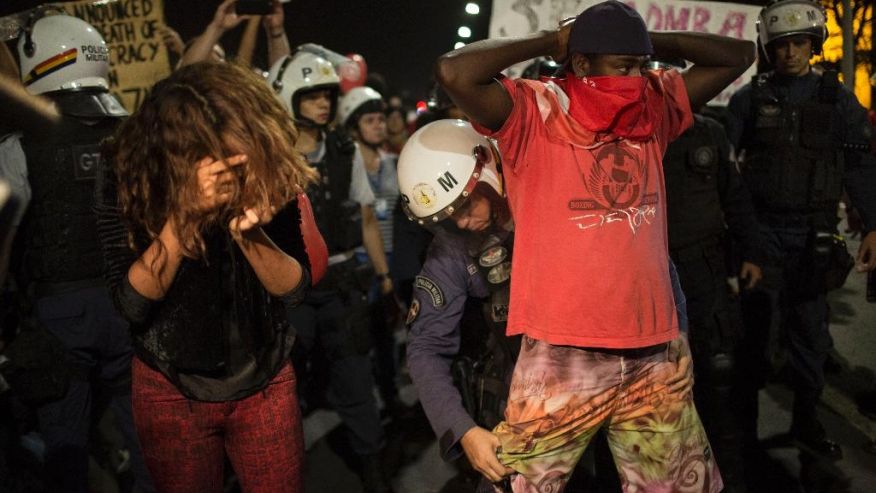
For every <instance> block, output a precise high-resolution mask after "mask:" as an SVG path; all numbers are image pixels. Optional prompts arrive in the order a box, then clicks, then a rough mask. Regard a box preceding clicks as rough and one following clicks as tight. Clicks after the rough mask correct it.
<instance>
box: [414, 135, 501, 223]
mask: <svg viewBox="0 0 876 493" xmlns="http://www.w3.org/2000/svg"><path fill="white" fill-rule="evenodd" d="M500 169H501V164H500V159H499V152H498V151H497V150H496V148H495V146H494V145H493V143H492V142H490V140H489V139H487V138H486V137H484V136H483V135H481V134H479V133H477V131H475V129H474V128H472V126H471V124H470V123H468V122H466V121H464V120H438V121H434V122H432V123H430V124H428V125H426V126H424V127H423V128H421V129H419V130H417V131H416V132H415V133H414V134H413V135H411V137H410V139H408V141H407V143H406V144H405V146H404V148H403V149H402V151H401V154H400V155H399V159H398V185H399V190H400V191H401V196H402V202H403V207H404V209H405V213H406V214H407V215H408V217H409V218H410V219H412V220H415V221H417V222H419V223H420V224H422V225H427V224H430V223H437V222H439V221H442V220H443V219H446V218H448V217H450V216H451V215H452V214H453V213H454V212H455V211H457V210H459V208H460V206H461V205H462V204H464V203H465V201H466V200H468V198H469V196H470V195H471V193H472V191H474V189H475V187H476V186H477V185H478V184H479V183H485V184H487V185H489V186H490V187H492V189H493V190H494V191H495V192H496V194H497V195H498V196H499V197H504V188H503V186H502V175H501V172H500Z"/></svg>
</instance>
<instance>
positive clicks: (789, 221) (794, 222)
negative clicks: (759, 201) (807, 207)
mask: <svg viewBox="0 0 876 493" xmlns="http://www.w3.org/2000/svg"><path fill="white" fill-rule="evenodd" d="M825 214H828V213H827V212H826V211H806V212H802V211H801V212H796V211H793V212H792V211H789V212H766V213H763V214H761V215H760V216H759V217H758V219H760V221H761V222H762V223H763V224H765V225H767V226H770V227H773V228H794V229H808V228H810V227H811V226H813V225H814V223H816V219H819V218H824V217H825Z"/></svg>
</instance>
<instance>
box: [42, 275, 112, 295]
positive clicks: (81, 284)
mask: <svg viewBox="0 0 876 493" xmlns="http://www.w3.org/2000/svg"><path fill="white" fill-rule="evenodd" d="M105 285H106V281H104V280H103V278H100V277H94V278H90V279H79V280H77V281H65V282H35V283H34V284H33V296H34V298H45V297H46V296H57V295H59V294H65V293H70V292H73V291H78V290H80V289H87V288H94V287H98V286H105Z"/></svg>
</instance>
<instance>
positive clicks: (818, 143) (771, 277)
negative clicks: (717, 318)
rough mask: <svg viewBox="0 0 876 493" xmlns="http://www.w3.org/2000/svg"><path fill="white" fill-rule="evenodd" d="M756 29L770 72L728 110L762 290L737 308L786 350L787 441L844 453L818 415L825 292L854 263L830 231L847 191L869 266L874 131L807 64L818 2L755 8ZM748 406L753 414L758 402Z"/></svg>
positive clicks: (815, 49) (873, 237) (829, 75)
mask: <svg viewBox="0 0 876 493" xmlns="http://www.w3.org/2000/svg"><path fill="white" fill-rule="evenodd" d="M757 26H758V34H759V37H760V41H761V46H762V49H763V55H764V57H765V58H766V60H767V61H768V62H770V63H771V64H772V65H773V67H774V70H772V71H770V72H767V73H764V74H760V75H758V76H756V77H755V78H754V79H753V80H752V82H751V83H750V84H748V85H746V86H745V87H743V88H742V89H740V90H739V91H738V92H737V93H736V94H734V96H733V98H732V99H731V101H730V105H729V109H730V112H731V114H732V118H731V122H730V125H729V132H728V133H729V134H730V137H731V140H732V141H733V142H734V143H736V144H737V146H736V147H737V149H738V155H739V160H740V168H741V172H742V176H743V178H744V180H745V183H746V185H747V186H748V189H749V191H750V192H751V195H752V198H753V200H754V205H755V208H756V210H757V216H758V222H759V224H760V228H761V233H762V235H763V239H764V242H763V245H764V254H765V258H766V263H765V265H764V279H763V282H762V283H761V288H762V289H760V290H758V291H756V292H753V293H750V294H747V295H746V296H745V297H744V299H743V310H744V312H745V315H746V318H747V319H749V318H750V319H756V320H760V321H764V320H769V321H771V322H770V324H771V327H769V328H766V327H760V328H754V327H749V330H750V331H751V332H752V333H755V332H764V333H765V332H767V329H769V332H770V333H771V338H772V340H774V341H775V340H779V341H781V342H782V344H783V345H786V346H787V352H788V359H789V362H790V366H791V369H792V370H793V387H794V404H793V418H792V423H791V436H792V437H793V438H794V439H795V441H796V443H797V444H798V446H800V447H801V448H803V449H804V450H808V451H811V452H816V453H819V454H821V455H824V456H826V457H830V458H839V457H841V456H842V450H841V449H840V447H839V446H838V445H837V444H836V443H834V442H833V441H830V440H829V439H828V438H827V436H826V433H825V430H824V428H823V426H822V425H821V423H820V421H819V419H818V416H817V413H816V404H817V403H818V401H819V398H820V395H821V392H822V389H823V387H824V372H823V366H824V361H825V357H826V354H827V351H828V349H829V347H830V344H831V341H830V335H829V333H828V331H827V303H826V298H825V295H826V293H827V290H828V288H829V287H835V286H836V285H837V284H841V282H842V281H843V280H844V274H847V273H848V269H849V268H850V264H851V259H850V258H849V256H848V253H847V252H846V251H845V244H844V242H842V240H841V238H838V237H837V236H835V235H837V230H836V224H837V222H838V218H837V204H838V201H839V199H840V196H841V193H842V191H843V188H844V187H845V190H846V191H847V192H848V194H849V197H850V198H851V200H852V202H853V205H854V206H855V207H856V208H857V209H858V210H860V212H861V216H862V219H863V221H864V225H865V227H866V229H867V230H868V231H870V233H869V234H867V235H866V236H865V237H864V239H863V241H862V243H861V249H860V250H859V252H858V260H859V262H860V264H859V268H860V269H861V270H865V269H866V270H872V269H873V268H874V267H876V255H874V253H876V232H873V231H872V229H873V228H874V225H876V222H874V221H876V196H874V193H873V189H872V184H873V183H874V182H876V163H874V161H873V158H872V157H871V156H869V155H868V150H869V134H870V126H869V123H868V121H867V115H866V112H865V110H864V109H863V108H862V107H861V105H860V104H859V103H858V101H857V100H856V99H855V96H854V94H852V92H851V91H849V90H847V89H846V88H845V87H843V86H842V85H841V84H839V82H838V81H837V77H836V74H835V73H833V72H825V73H824V74H823V75H819V74H817V73H816V72H814V71H813V70H812V69H811V67H810V65H809V60H810V58H811V57H812V56H813V55H815V54H818V53H820V51H821V47H822V44H823V42H824V40H825V37H826V28H825V14H824V10H823V8H822V7H821V6H820V5H819V4H817V3H814V2H809V1H805V0H782V1H778V2H774V3H772V4H770V5H768V6H767V7H765V8H764V9H763V10H762V11H761V13H760V15H759V17H758V23H757ZM868 187H870V188H868ZM768 312H772V316H770V313H768ZM749 347H750V348H751V350H752V351H750V352H753V350H754V347H752V346H749ZM750 412H751V414H754V415H755V416H756V412H757V410H756V406H753V408H752V409H751V411H750ZM752 431H753V430H752Z"/></svg>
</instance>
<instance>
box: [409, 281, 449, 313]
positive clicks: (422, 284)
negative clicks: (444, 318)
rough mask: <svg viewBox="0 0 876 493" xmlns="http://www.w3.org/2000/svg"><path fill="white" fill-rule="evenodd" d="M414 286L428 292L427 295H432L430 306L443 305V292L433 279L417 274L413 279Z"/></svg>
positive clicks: (438, 306) (437, 306)
mask: <svg viewBox="0 0 876 493" xmlns="http://www.w3.org/2000/svg"><path fill="white" fill-rule="evenodd" d="M414 286H415V287H418V288H420V289H422V290H423V291H425V292H427V293H429V296H431V297H432V306H434V307H435V308H440V307H442V306H444V293H443V292H442V291H441V288H439V287H438V285H437V284H435V281H433V280H431V279H429V278H428V277H426V276H417V277H416V280H415V281H414Z"/></svg>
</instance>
